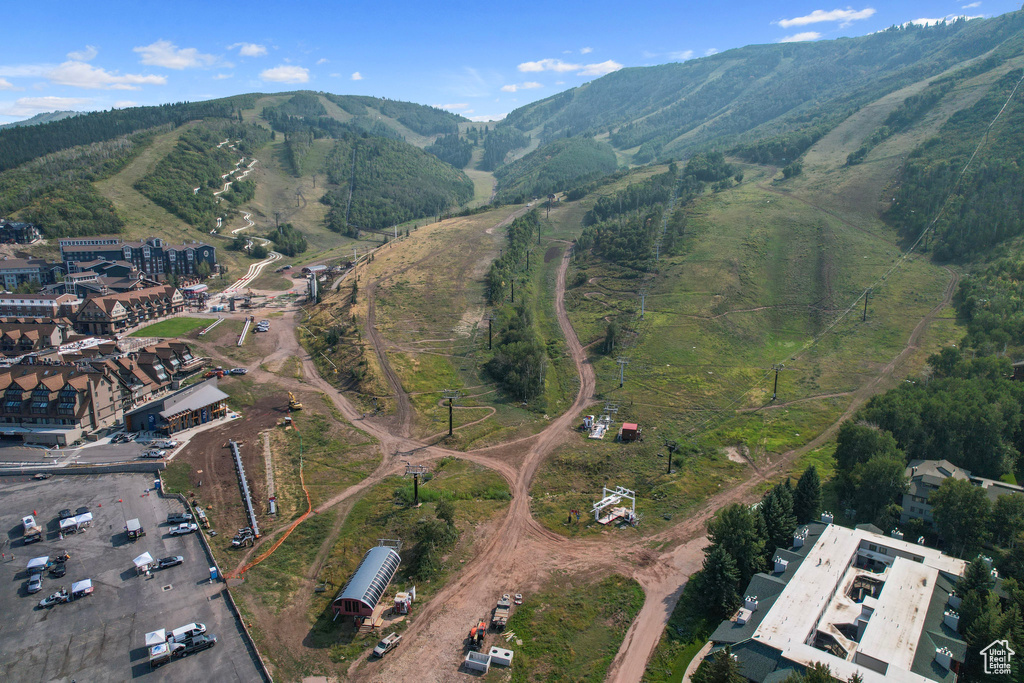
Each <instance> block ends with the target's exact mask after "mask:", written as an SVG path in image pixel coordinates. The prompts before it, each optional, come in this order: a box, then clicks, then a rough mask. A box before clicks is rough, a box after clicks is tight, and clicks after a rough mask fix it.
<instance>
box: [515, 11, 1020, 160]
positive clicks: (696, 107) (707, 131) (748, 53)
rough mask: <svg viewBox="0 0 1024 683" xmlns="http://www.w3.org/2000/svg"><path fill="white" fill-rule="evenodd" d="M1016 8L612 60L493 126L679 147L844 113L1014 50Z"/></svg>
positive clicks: (653, 150) (648, 154)
mask: <svg viewBox="0 0 1024 683" xmlns="http://www.w3.org/2000/svg"><path fill="white" fill-rule="evenodd" d="M1022 31H1024V12H1014V13H1010V14H1006V15H1003V16H1000V17H996V18H994V19H984V20H972V21H962V20H961V21H955V22H951V23H948V24H945V23H944V24H940V25H938V26H934V27H929V28H922V27H919V26H913V25H911V26H906V27H902V28H900V27H894V28H892V29H890V30H888V31H883V32H881V33H876V34H872V35H868V36H863V37H859V38H844V39H840V40H834V41H816V42H807V43H787V44H781V45H753V46H748V47H744V48H739V49H736V50H730V51H727V52H723V53H721V54H717V55H713V56H711V57H705V58H702V59H695V60H690V61H687V62H684V63H681V64H665V65H661V66H654V67H643V68H631V69H622V70H621V71H617V72H615V73H613V74H609V75H607V76H604V77H602V78H600V79H598V80H596V81H593V82H592V83H588V84H585V85H583V86H580V87H579V88H574V89H572V90H568V91H566V92H563V93H560V94H558V95H554V96H552V97H549V98H547V99H544V100H541V101H539V102H535V103H532V104H529V105H526V106H525V107H521V108H520V109H517V110H515V111H513V112H511V113H510V114H509V115H508V117H507V118H506V119H505V120H504V121H503V122H502V123H501V124H500V127H509V126H510V127H514V128H516V129H518V130H520V131H524V132H527V131H535V132H537V133H538V134H539V135H540V137H541V138H542V141H543V142H547V141H551V140H554V139H556V138H559V137H564V136H566V135H578V134H587V135H597V134H600V133H602V132H608V131H611V136H610V142H611V144H612V145H613V146H615V147H616V148H617V149H622V150H631V151H635V152H639V153H640V154H641V157H642V158H646V159H649V158H657V157H662V158H664V157H668V156H679V155H684V154H687V153H689V152H690V151H692V150H694V149H698V148H700V147H702V146H705V145H708V144H710V143H711V142H712V141H718V143H721V142H722V141H729V140H732V141H737V142H739V141H743V140H745V139H746V140H753V139H757V138H760V137H765V136H768V135H777V134H779V133H781V132H783V131H786V130H797V129H803V128H805V127H808V126H812V125H815V124H817V123H821V122H823V121H825V122H827V123H828V124H830V125H834V124H835V123H838V121H839V120H841V118H842V117H839V118H837V117H836V116H835V115H836V114H837V113H840V112H846V113H847V114H849V113H851V112H853V111H855V110H856V109H857V108H859V107H860V106H862V105H864V104H866V103H868V102H870V101H873V100H876V99H878V98H879V97H881V96H883V95H885V94H886V93H888V92H891V91H893V90H896V89H898V88H900V87H903V86H906V85H908V84H910V83H913V82H916V81H919V80H921V79H922V78H926V77H928V76H934V75H937V74H939V73H941V72H942V71H943V70H945V69H947V68H949V67H951V66H954V65H956V64H960V63H963V62H965V61H967V60H970V59H973V58H975V57H979V56H981V55H985V54H986V53H988V52H989V51H991V50H996V49H998V48H1000V47H1001V46H1003V45H1004V44H1005V45H1006V46H1007V49H1009V50H1011V51H1016V52H1017V53H1019V51H1020V45H1019V43H1020V36H1021V33H1022Z"/></svg>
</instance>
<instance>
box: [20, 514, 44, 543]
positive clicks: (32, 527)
mask: <svg viewBox="0 0 1024 683" xmlns="http://www.w3.org/2000/svg"><path fill="white" fill-rule="evenodd" d="M21 526H22V529H23V540H22V543H24V544H26V545H28V544H29V543H35V542H36V541H41V540H42V539H43V527H41V526H39V523H38V522H36V518H35V517H33V516H32V515H25V516H24V517H22V518H21Z"/></svg>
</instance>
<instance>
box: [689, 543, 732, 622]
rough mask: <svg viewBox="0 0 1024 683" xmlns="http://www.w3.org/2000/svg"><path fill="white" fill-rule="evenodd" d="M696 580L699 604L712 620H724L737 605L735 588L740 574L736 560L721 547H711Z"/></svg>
mask: <svg viewBox="0 0 1024 683" xmlns="http://www.w3.org/2000/svg"><path fill="white" fill-rule="evenodd" d="M696 579H697V586H698V589H697V593H698V595H699V596H700V601H701V604H702V605H703V607H704V611H705V612H706V613H707V614H708V616H709V617H710V618H711V619H712V620H716V621H717V620H720V619H725V618H726V617H727V616H728V615H729V614H730V613H731V612H732V611H733V610H734V609H736V607H737V606H738V605H739V602H740V596H739V593H737V592H736V586H737V584H738V583H739V579H740V573H739V570H738V569H736V560H734V559H733V558H732V556H731V555H729V553H727V552H726V551H725V550H724V549H723V548H722V547H721V546H712V547H711V549H710V550H709V551H708V553H707V554H706V555H705V556H704V565H703V567H702V569H701V571H700V573H699V574H698V575H697V577H696Z"/></svg>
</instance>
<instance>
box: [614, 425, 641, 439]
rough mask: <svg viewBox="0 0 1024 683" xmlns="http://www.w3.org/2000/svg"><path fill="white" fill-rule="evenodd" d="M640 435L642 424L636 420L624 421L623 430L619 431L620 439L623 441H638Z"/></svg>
mask: <svg viewBox="0 0 1024 683" xmlns="http://www.w3.org/2000/svg"><path fill="white" fill-rule="evenodd" d="M639 436H640V426H639V425H638V424H637V423H635V422H624V423H622V431H621V432H620V433H619V439H620V440H622V441H636V440H637V438H638V437H639Z"/></svg>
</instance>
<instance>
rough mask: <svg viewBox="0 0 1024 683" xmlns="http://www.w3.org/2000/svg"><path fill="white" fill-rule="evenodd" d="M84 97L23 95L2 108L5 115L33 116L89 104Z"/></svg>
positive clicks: (0, 110) (1, 110)
mask: <svg viewBox="0 0 1024 683" xmlns="http://www.w3.org/2000/svg"><path fill="white" fill-rule="evenodd" d="M90 101H91V100H89V99H87V98H84V97H53V96H48V97H22V98H20V99H19V100H17V101H16V102H14V104H10V105H8V106H6V107H3V108H0V114H2V115H4V116H33V115H35V114H39V113H41V112H44V111H58V110H68V109H72V108H73V107H80V106H82V105H84V104H88V103H89V102H90Z"/></svg>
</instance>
